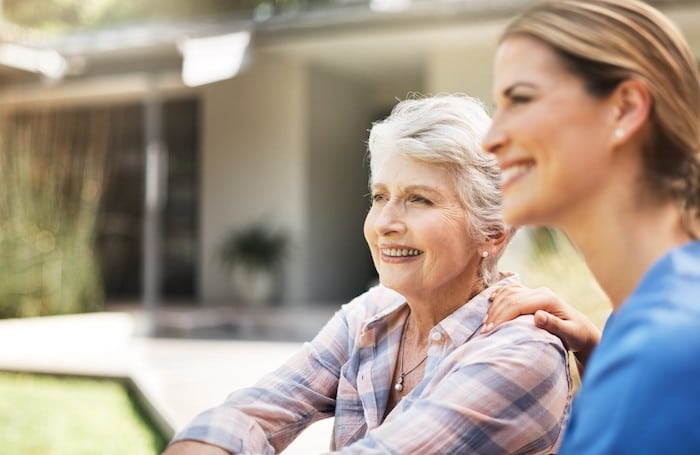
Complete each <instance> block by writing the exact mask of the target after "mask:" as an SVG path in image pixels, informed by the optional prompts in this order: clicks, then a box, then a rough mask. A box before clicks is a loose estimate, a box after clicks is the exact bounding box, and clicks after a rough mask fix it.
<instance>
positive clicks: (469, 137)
mask: <svg viewBox="0 0 700 455" xmlns="http://www.w3.org/2000/svg"><path fill="white" fill-rule="evenodd" d="M490 124H491V119H490V118H489V116H488V114H487V113H486V110H485V109H484V106H483V104H482V103H481V102H480V101H479V100H477V99H475V98H472V97H468V96H463V95H438V96H432V97H412V98H410V99H406V100H404V101H401V102H399V103H398V104H397V105H396V106H395V107H394V109H393V110H392V111H391V114H390V115H389V116H388V117H387V118H386V119H384V120H382V121H379V122H376V123H374V124H373V125H372V129H371V130H370V135H369V142H368V153H369V160H370V185H371V183H372V174H373V173H374V172H375V171H376V166H377V163H379V162H381V161H383V158H384V157H386V156H387V155H388V154H390V153H393V152H397V153H400V154H402V155H403V156H405V157H408V158H410V159H414V160H417V161H420V162H425V163H429V164H435V165H439V166H444V167H445V168H447V169H448V170H449V171H450V172H451V173H452V175H453V176H454V183H455V185H456V186H457V190H458V193H459V195H460V196H461V199H462V203H463V204H464V207H465V210H466V212H467V220H468V221H469V226H470V233H471V235H472V238H473V239H474V240H476V241H480V242H481V241H485V240H486V239H488V238H493V237H498V236H500V235H502V234H504V233H506V232H507V231H508V227H507V225H506V223H505V221H504V219H503V215H502V212H501V205H502V199H501V193H500V170H499V168H498V164H497V163H496V160H495V158H494V157H493V156H492V155H491V154H489V153H486V152H485V151H484V150H483V149H482V147H481V143H482V139H483V137H484V135H485V134H486V132H487V130H488V128H489V126H490ZM502 251H503V250H502V249H501V250H500V251H499V253H498V254H495V255H493V256H490V257H488V258H486V259H484V260H482V262H481V269H480V275H481V278H482V279H483V280H484V283H485V284H486V285H487V286H488V285H491V284H493V283H494V282H495V281H496V280H497V279H498V271H497V269H496V265H497V262H498V259H499V257H500V254H501V252H502Z"/></svg>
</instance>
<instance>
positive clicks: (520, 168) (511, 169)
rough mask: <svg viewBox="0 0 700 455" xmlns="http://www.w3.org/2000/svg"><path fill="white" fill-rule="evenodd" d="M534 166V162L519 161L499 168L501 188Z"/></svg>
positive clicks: (513, 181)
mask: <svg viewBox="0 0 700 455" xmlns="http://www.w3.org/2000/svg"><path fill="white" fill-rule="evenodd" d="M534 166H535V163H534V162H521V163H517V164H513V165H510V166H508V167H506V168H503V169H501V189H503V188H505V187H507V186H508V185H510V184H512V183H515V182H516V181H517V180H519V179H520V178H522V177H523V176H524V175H525V174H527V173H528V172H530V170H531V169H532V168H533V167H534Z"/></svg>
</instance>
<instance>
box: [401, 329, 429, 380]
mask: <svg viewBox="0 0 700 455" xmlns="http://www.w3.org/2000/svg"><path fill="white" fill-rule="evenodd" d="M406 327H408V319H407V320H406V325H404V326H403V330H402V331H401V352H400V353H399V371H401V373H399V377H398V379H396V383H395V384H394V390H396V391H397V392H401V391H402V390H403V379H404V378H405V377H406V376H408V375H409V374H411V373H413V372H414V371H416V369H417V368H418V367H419V366H421V365H423V362H425V361H426V359H427V358H428V354H426V355H425V357H423V360H421V361H420V362H418V363H417V364H416V365H415V366H414V367H413V368H411V369H410V370H408V371H404V370H403V349H404V345H405V344H406V343H405V341H406Z"/></svg>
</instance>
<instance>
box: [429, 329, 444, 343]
mask: <svg viewBox="0 0 700 455" xmlns="http://www.w3.org/2000/svg"><path fill="white" fill-rule="evenodd" d="M430 339H431V340H433V341H440V340H442V333H440V332H437V331H435V332H433V333H431V334H430Z"/></svg>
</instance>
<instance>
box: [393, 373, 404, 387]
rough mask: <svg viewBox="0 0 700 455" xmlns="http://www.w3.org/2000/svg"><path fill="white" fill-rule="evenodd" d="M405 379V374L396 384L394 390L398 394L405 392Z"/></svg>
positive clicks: (400, 376)
mask: <svg viewBox="0 0 700 455" xmlns="http://www.w3.org/2000/svg"><path fill="white" fill-rule="evenodd" d="M403 377H404V374H403V373H401V374H400V375H399V378H398V379H397V380H396V384H394V390H396V391H397V392H401V391H402V390H403Z"/></svg>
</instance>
